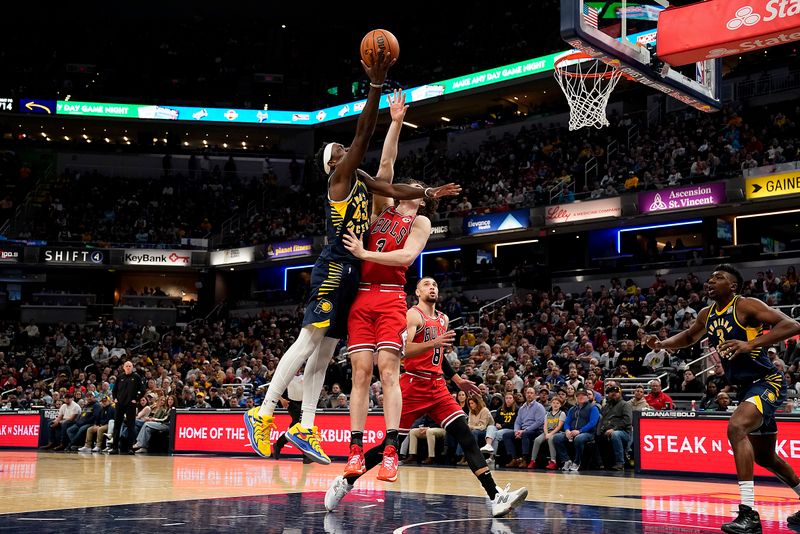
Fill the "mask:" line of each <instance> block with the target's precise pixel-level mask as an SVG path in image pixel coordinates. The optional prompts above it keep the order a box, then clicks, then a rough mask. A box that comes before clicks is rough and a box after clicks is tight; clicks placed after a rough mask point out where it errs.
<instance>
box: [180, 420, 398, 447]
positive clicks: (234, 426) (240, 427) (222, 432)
mask: <svg viewBox="0 0 800 534" xmlns="http://www.w3.org/2000/svg"><path fill="white" fill-rule="evenodd" d="M290 422H291V418H290V417H289V416H288V415H285V414H276V415H275V424H276V425H277V427H278V429H279V430H273V431H272V436H271V438H272V442H273V443H275V441H276V440H277V439H278V437H279V436H280V435H281V434H282V433H283V432H284V431H285V430H286V429H287V428H289V423H290ZM316 424H317V426H318V427H319V429H320V435H321V437H322V447H323V449H324V450H325V452H326V453H327V454H328V455H329V456H341V457H347V455H348V453H349V452H350V414H349V413H347V412H343V413H341V414H327V413H320V414H317V418H316ZM174 433H175V442H174V449H173V450H174V452H176V453H177V452H222V453H233V454H237V455H239V454H253V455H255V452H254V451H253V449H252V447H251V446H250V441H249V440H248V439H247V430H246V429H245V426H244V418H243V415H242V412H223V413H208V412H205V413H196V412H177V413H176V414H175V430H174ZM384 433H385V424H384V419H383V414H376V415H368V416H367V425H366V429H365V430H364V446H365V447H371V446H373V445H377V444H378V443H380V442H381V441H383V438H384ZM281 454H283V455H298V454H299V453H298V452H297V450H296V449H294V448H293V447H292V446H291V445H290V444H287V445H286V447H284V449H283V451H281Z"/></svg>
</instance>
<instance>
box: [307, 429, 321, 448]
mask: <svg viewBox="0 0 800 534" xmlns="http://www.w3.org/2000/svg"><path fill="white" fill-rule="evenodd" d="M308 444H309V445H311V448H313V449H314V450H315V451H317V452H320V451H321V450H322V436H321V435H320V433H319V427H316V426H312V427H311V434H310V436H309V437H308Z"/></svg>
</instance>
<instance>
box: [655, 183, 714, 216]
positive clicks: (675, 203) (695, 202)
mask: <svg viewBox="0 0 800 534" xmlns="http://www.w3.org/2000/svg"><path fill="white" fill-rule="evenodd" d="M725 200H726V197H725V183H724V182H714V183H710V184H700V185H692V186H687V187H675V188H673V189H661V190H659V191H645V192H643V193H639V213H656V212H661V211H673V210H683V209H690V208H702V207H705V206H713V205H715V204H722V203H724V202H725Z"/></svg>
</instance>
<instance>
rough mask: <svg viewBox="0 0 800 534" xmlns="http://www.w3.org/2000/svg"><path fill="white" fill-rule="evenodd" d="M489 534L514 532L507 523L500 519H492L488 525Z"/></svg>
mask: <svg viewBox="0 0 800 534" xmlns="http://www.w3.org/2000/svg"><path fill="white" fill-rule="evenodd" d="M489 532H490V533H491V534H514V531H513V530H511V527H509V526H508V525H507V524H505V523H503V522H502V521H501V520H500V519H492V524H491V526H490V527H489Z"/></svg>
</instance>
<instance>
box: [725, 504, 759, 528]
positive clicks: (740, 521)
mask: <svg viewBox="0 0 800 534" xmlns="http://www.w3.org/2000/svg"><path fill="white" fill-rule="evenodd" d="M722 532H727V533H728V534H761V518H760V517H759V515H758V512H756V511H755V510H753V509H752V508H750V507H749V506H747V505H746V504H740V505H739V515H738V516H737V517H736V519H734V520H733V521H731V522H730V523H723V524H722Z"/></svg>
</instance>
